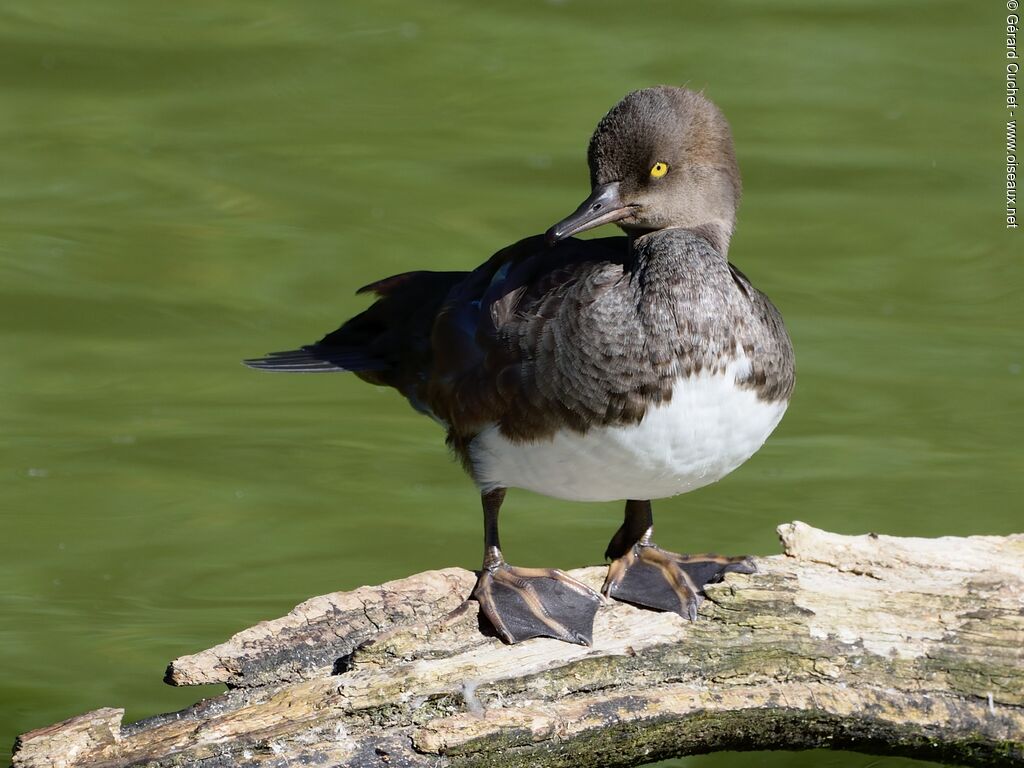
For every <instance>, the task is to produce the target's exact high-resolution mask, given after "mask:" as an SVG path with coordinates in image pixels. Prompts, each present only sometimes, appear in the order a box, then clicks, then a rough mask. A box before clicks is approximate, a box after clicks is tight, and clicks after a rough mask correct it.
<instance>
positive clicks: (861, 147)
mask: <svg viewBox="0 0 1024 768" xmlns="http://www.w3.org/2000/svg"><path fill="white" fill-rule="evenodd" d="M764 6H765V4H760V3H754V2H748V3H724V2H701V3H688V4H685V5H684V4H681V3H648V4H644V3H636V4H627V5H625V6H624V5H623V4H622V3H620V2H600V3H596V2H591V3H587V4H584V3H582V2H552V3H543V2H507V3H502V4H487V5H486V6H485V5H484V4H481V3H475V2H469V0H467V1H466V2H462V3H455V2H448V3H417V2H410V1H408V0H406V1H405V2H381V3H372V4H370V3H364V4H361V7H357V6H355V4H347V3H339V2H327V1H325V2H294V3H271V2H252V1H251V0H248V1H246V2H241V1H240V0H239V1H233V2H216V3H213V2H209V3H201V2H191V1H186V2H181V3H139V2H127V0H123V1H120V2H113V1H111V0H102V1H101V0H91V2H88V3H75V2H70V1H65V2H46V1H41V0H31V1H29V0H8V2H6V3H4V5H3V8H2V10H0V84H2V88H3V101H2V104H3V107H2V109H0V137H2V143H0V344H2V347H0V354H2V360H3V362H2V363H0V473H2V476H0V477H2V479H0V526H2V528H0V539H2V542H0V612H2V621H0V670H2V675H0V728H2V733H0V743H10V742H11V741H12V740H13V737H14V735H15V734H16V733H18V732H21V731H25V730H28V729H31V728H35V727H38V726H41V725H44V724H48V723H50V722H53V721H55V720H59V719H62V718H64V717H67V716H70V715H73V714H76V713H79V712H82V711H85V710H88V709H92V708H96V707H100V706H125V707H126V708H127V716H128V718H130V719H135V718H139V717H142V716H145V715H149V714H153V713H155V712H159V711H165V710H170V709H175V708H180V707H182V706H185V705H187V704H189V703H191V702H192V701H194V700H195V699H196V698H198V697H199V696H201V695H211V694H213V693H216V689H214V688H210V689H204V690H188V689H186V690H175V689H172V688H169V687H166V686H164V685H163V684H162V683H161V676H162V673H163V669H164V666H165V664H166V663H167V661H168V660H169V659H171V658H173V657H175V656H178V655H181V654H184V653H188V652H192V651H196V650H199V649H201V648H206V647H208V646H210V645H212V644H214V643H216V642H218V641H220V640H222V639H224V638H225V637H227V636H228V635H229V634H231V633H233V632H235V631H237V630H238V629H241V628H243V627H245V626H248V625H250V624H253V623H254V622H256V621H258V620H261V619H265V618H270V617H274V616H278V615H280V614H282V613H283V612H285V611H287V610H288V609H289V608H291V607H292V606H293V605H294V604H295V603H297V602H299V601H301V600H302V599H304V598H306V597H308V596H311V595H316V594H321V593H324V592H328V591H332V590H336V589H343V588H349V587H355V586H357V585H359V584H364V583H376V582H380V581H382V580H385V579H390V578H396V577H400V576H404V575H407V574H409V573H412V572H415V571H419V570H423V569H427V568H437V567H441V566H446V565H455V564H458V565H462V566H466V567H475V566H476V565H477V564H478V563H479V559H480V538H481V533H480V523H479V512H478V502H477V499H476V496H475V494H474V491H473V488H472V485H471V484H470V483H469V481H468V480H467V479H466V478H465V477H464V476H463V474H462V472H461V470H460V469H459V467H458V466H457V465H456V464H454V463H453V462H451V461H450V460H449V459H448V457H447V456H446V453H445V450H444V448H443V446H442V441H441V436H440V434H439V432H438V430H437V429H436V427H435V426H434V425H433V424H431V423H430V422H429V421H428V420H426V419H423V418H421V417H418V416H416V415H415V414H414V413H413V412H412V411H411V410H410V409H409V408H408V407H407V406H406V405H405V404H404V403H403V402H401V401H400V400H399V399H398V398H397V397H396V396H395V395H394V394H393V393H391V392H388V391H384V390H377V389H374V388H372V387H369V386H367V385H365V384H362V383H361V382H359V381H357V380H355V379H353V378H347V377H342V376H306V377H288V376H270V375H265V374H260V373H258V372H255V371H251V370H247V369H245V368H243V367H242V366H241V365H239V364H238V360H239V359H240V358H242V357H246V356H252V355H255V354H259V353H263V352H266V351H269V350H275V349H284V348H289V347H293V346H295V345H297V344H299V343H303V342H307V341H311V340H314V339H315V338H317V337H318V336H319V334H320V333H321V332H323V331H326V330H329V329H331V328H333V327H334V326H335V325H336V324H337V323H338V322H340V321H341V320H343V319H344V318H346V317H347V316H348V315H349V314H351V313H353V312H355V311H357V310H359V309H360V308H361V307H362V306H364V304H365V302H364V300H363V299H361V298H356V297H354V296H353V295H352V292H353V289H354V288H356V287H357V286H360V285H362V284H364V283H366V282H368V281H370V280H372V279H374V278H376V277H380V276H383V275H387V274H391V273H393V272H398V271H402V270H406V269H411V268H415V267H422V266H426V267H433V268H438V269H464V268H469V267H472V266H474V265H476V264H477V263H478V262H480V261H481V260H483V259H484V258H486V257H487V256H489V255H490V254H491V253H492V252H493V251H495V250H496V249H497V248H499V247H500V246H502V245H504V244H506V243H509V242H511V241H513V240H516V239H518V238H520V237H522V236H524V235H527V234H531V233H535V232H538V231H541V230H543V229H544V228H546V227H547V226H548V225H550V224H552V223H553V222H554V221H555V220H556V219H558V218H560V217H561V216H563V215H564V214H566V213H567V212H568V211H570V210H572V209H573V208H574V207H575V205H576V204H577V203H578V202H579V200H581V199H582V197H583V196H584V195H585V193H586V192H587V183H586V182H587V173H586V168H585V164H584V150H585V146H586V140H587V138H588V137H589V134H590V131H591V130H592V128H593V125H594V123H595V122H596V120H597V119H598V118H599V117H600V116H601V115H602V114H603V113H604V112H605V110H606V109H607V108H608V107H610V106H611V105H612V104H613V103H614V102H615V101H616V100H617V99H618V98H619V97H621V96H622V95H623V94H624V93H625V92H627V91H628V90H630V89H633V88H637V87H642V86H646V85H650V84H653V83H659V82H668V83H681V82H684V81H685V82H689V83H690V84H691V85H693V86H698V87H705V86H706V88H707V92H708V93H709V95H710V96H711V97H712V98H714V99H715V100H716V101H717V102H718V103H719V104H720V105H721V106H722V108H723V109H724V110H725V112H726V114H727V115H728V117H729V118H730V120H731V121H732V125H733V129H734V133H735V136H736V141H737V147H738V155H739V159H740V164H741V168H742V170H743V174H744V180H745V197H744V205H743V207H742V209H741V211H740V228H739V232H738V234H737V237H736V239H735V240H734V244H733V248H732V252H731V256H732V259H733V260H734V261H735V262H736V263H737V264H738V265H739V266H740V267H741V268H742V269H743V270H744V271H745V272H747V273H748V274H749V275H750V277H751V278H752V279H753V280H754V281H755V283H756V284H757V285H759V286H760V287H761V288H762V289H763V290H765V291H766V292H767V293H768V294H769V295H771V296H772V298H773V299H774V300H775V302H776V303H777V304H778V306H779V307H780V308H781V309H782V311H783V314H784V315H785V317H786V320H787V323H788V325H789V328H790V330H791V333H792V336H793V338H794V341H795V344H796V349H797V357H798V363H799V377H798V385H797V392H796V396H795V399H794V401H793V403H792V406H791V408H790V411H789V414H788V415H787V417H786V418H785V420H784V421H783V423H782V425H781V426H780V428H779V429H778V431H777V433H776V434H775V436H774V437H773V438H772V439H771V440H770V441H769V442H768V444H767V445H766V447H765V448H764V449H763V450H762V451H761V452H760V453H759V454H758V455H757V456H756V457H755V458H754V459H752V460H751V461H750V462H749V463H748V464H747V465H745V466H744V467H743V468H742V469H741V470H739V471H738V472H736V473H735V474H734V475H732V476H731V477H729V478H727V479H726V480H724V481H722V482H721V483H719V484H717V485H715V486H712V487H709V488H706V489H703V490H701V491H698V492H695V493H693V494H690V495H688V496H685V497H680V498H677V499H673V500H669V501H665V502H661V503H660V504H657V505H656V507H655V513H656V516H657V520H658V527H659V540H660V541H661V542H662V543H663V544H665V545H666V546H672V547H675V548H679V549H683V550H690V551H694V550H703V549H714V550H718V551H724V552H730V553H732V552H736V553H739V552H751V553H772V552H776V551H777V549H778V544H777V541H776V537H775V534H774V527H775V525H776V524H777V523H780V522H783V521H788V520H792V519H801V520H805V521H807V522H809V523H812V524H814V525H817V526H821V527H825V528H829V529H833V530H838V531H844V532H864V531H869V530H874V531H881V532H887V533H893V534H913V535H938V534H971V533H1009V532H1011V531H1015V530H1017V531H1019V530H1024V519H1022V515H1021V511H1020V510H1021V498H1022V493H1024V482H1022V480H1021V477H1022V469H1024V466H1022V464H1024V462H1022V459H1021V450H1020V449H1021V440H1020V430H1021V427H1022V422H1024V419H1022V405H1024V402H1022V384H1024V375H1022V373H1021V371H1022V365H1024V343H1022V336H1021V328H1022V327H1024V310H1022V301H1021V288H1022V287H1024V266H1022V259H1021V256H1022V253H1024V250H1022V249H1021V247H1020V238H1019V236H1015V234H1016V233H1008V232H1006V230H1005V229H1004V224H1003V191H1002V174H1003V170H1004V169H1003V168H1002V164H1003V159H1002V155H1003V151H1002V143H1003V130H1004V127H1005V116H1004V114H1003V109H1002V103H1003V102H1002V99H1003V95H1002V87H1003V86H1002V76H1001V73H1002V56H1003V51H1002V46H1003V43H1004V41H1003V39H1002V25H1003V23H1004V22H1003V17H1004V16H1005V13H1004V10H1003V7H1002V4H1001V3H1000V2H994V3H988V4H981V5H978V4H968V3H966V2H960V3H951V2H945V3H939V2H928V3H925V2H903V3H896V2H890V1H889V0H885V1H882V0H878V1H877V2H838V3H831V4H820V3H814V2H810V1H809V0H792V1H791V2H785V3H778V4H775V5H773V6H772V7H770V8H766V7H764ZM602 234H610V231H609V230H605V231H604V232H602ZM619 515H620V508H619V505H617V504H570V503H565V502H558V501H553V500H550V499H546V498H543V497H540V496H535V495H531V494H529V493H526V492H514V493H512V494H510V498H509V501H508V503H507V504H506V514H505V515H504V516H503V517H504V518H505V526H504V529H503V531H502V534H503V538H504V544H505V548H506V552H507V554H508V555H509V556H510V557H511V558H512V559H514V560H515V561H516V562H518V563H521V564H524V565H527V564H535V565H552V566H554V565H557V566H561V567H571V566H578V565H582V564H586V563H594V562H597V561H599V560H600V555H601V553H602V552H603V551H604V545H605V543H606V542H607V539H608V537H609V536H610V534H611V533H612V531H613V530H614V528H615V526H616V525H617V522H618V518H619ZM382 541H383V542H384V543H383V544H382V543H381V542H382ZM735 763H742V764H743V765H755V766H771V767H772V768H781V766H786V765H791V764H805V765H808V766H810V765H815V766H820V765H830V766H841V767H842V768H849V767H852V766H886V767H891V766H896V765H897V764H899V765H903V764H904V763H903V762H902V761H897V760H886V759H875V758H870V757H866V756H863V755H854V754H822V753H816V754H807V755H803V756H793V755H790V754H785V753H777V754H769V753H764V754H756V755H747V756H741V757H737V756H735V755H719V756H710V757H703V758H693V759H690V760H686V761H681V762H680V763H679V764H680V765H681V764H685V765H688V766H727V765H732V764H735Z"/></svg>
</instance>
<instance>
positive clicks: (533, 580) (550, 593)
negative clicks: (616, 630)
mask: <svg viewBox="0 0 1024 768" xmlns="http://www.w3.org/2000/svg"><path fill="white" fill-rule="evenodd" d="M473 597H474V598H476V600H477V601H478V602H479V603H480V609H481V610H482V611H483V614H484V616H486V617H487V620H488V621H490V623H491V625H492V626H493V627H494V629H495V630H496V631H497V632H498V635H500V636H501V639H502V640H504V641H505V642H506V643H509V644H513V643H518V642H520V641H521V640H527V639H529V638H531V637H553V638H555V639H557V640H564V641H565V642H567V643H576V644H578V645H591V644H592V643H593V636H594V616H595V615H596V614H597V608H598V606H599V605H600V604H601V596H600V595H598V594H597V593H596V592H595V591H594V590H592V589H591V588H590V587H588V586H587V585H586V584H582V583H580V582H579V581H576V579H574V578H572V577H571V576H569V575H568V574H566V573H564V572H562V571H560V570H558V569H556V568H517V567H515V566H512V565H509V564H508V563H505V562H504V561H502V562H500V563H497V564H495V565H491V566H490V567H485V568H484V570H482V571H481V572H480V577H479V579H477V582H476V587H475V588H474V589H473Z"/></svg>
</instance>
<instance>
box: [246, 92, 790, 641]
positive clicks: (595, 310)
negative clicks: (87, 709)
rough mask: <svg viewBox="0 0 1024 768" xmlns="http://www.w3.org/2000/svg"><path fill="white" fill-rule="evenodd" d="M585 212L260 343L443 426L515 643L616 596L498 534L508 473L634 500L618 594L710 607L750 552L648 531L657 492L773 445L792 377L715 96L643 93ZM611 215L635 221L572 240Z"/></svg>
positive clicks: (616, 119)
mask: <svg viewBox="0 0 1024 768" xmlns="http://www.w3.org/2000/svg"><path fill="white" fill-rule="evenodd" d="M588 160H589V165H590V177H591V187H592V191H591V194H590V196H589V197H588V198H587V199H586V200H585V201H584V202H583V204H582V205H580V207H579V208H578V209H577V210H576V211H575V212H574V213H572V214H571V215H570V216H568V217H567V218H565V219H564V220H562V221H560V222H559V223H557V224H555V225H554V226H553V227H551V229H549V230H548V231H547V233H546V234H545V235H543V236H541V235H538V236H534V237H530V238H527V239H525V240H522V241H520V242H518V243H515V244H514V245H511V246H508V247H507V248H504V249H503V250H501V251H499V252H498V253H496V254H495V255H494V256H493V257H491V258H490V259H489V260H488V261H487V262H485V263H484V264H483V265H481V266H480V267H478V268H477V269H475V270H473V271H472V272H430V271H416V272H407V273H404V274H400V275H395V276H393V277H388V278H385V279H383V280H380V281H378V282H375V283H373V284H371V285H368V286H366V287H364V288H362V289H360V293H362V292H372V293H374V294H376V295H377V296H378V299H377V300H376V302H375V303H374V304H373V305H371V306H370V307H369V308H368V309H367V310H366V311H364V312H362V313H361V314H359V315H357V316H356V317H354V318H352V319H351V320H349V321H348V322H346V323H345V324H344V325H342V326H341V328H339V329H338V330H336V331H334V332H333V333H330V334H328V335H327V336H325V337H324V338H323V339H321V340H320V341H319V342H317V343H315V344H310V345H307V346H305V347H302V348H301V349H297V350H290V351H287V352H276V353H272V354H270V355H268V356H266V357H264V358H260V359H256V360H247V361H246V363H247V364H248V365H250V366H252V367H254V368H260V369H264V370H271V371H297V372H330V371H351V372H354V373H355V374H356V375H358V376H359V377H360V378H362V379H364V380H366V381H368V382H371V383H373V384H378V385H384V386H390V387H393V388H395V389H397V390H398V391H399V392H401V393H402V394H403V395H404V396H405V397H406V398H407V399H408V400H409V402H410V403H411V404H412V406H413V407H414V408H416V410H418V411H420V412H423V413H426V414H428V415H430V416H432V417H433V418H435V419H436V420H437V421H438V422H440V423H441V424H442V425H443V426H444V427H445V429H446V430H447V435H448V444H449V446H451V448H452V449H453V450H454V451H455V453H456V454H457V455H458V456H459V457H460V459H461V460H462V463H463V465H464V466H465V468H466V470H467V471H468V472H469V474H470V475H471V476H472V478H473V479H474V481H475V482H476V484H477V486H478V487H479V489H480V493H481V498H482V502H483V511H484V561H483V569H482V571H481V573H480V576H479V579H478V581H477V586H476V588H475V589H474V592H473V596H474V597H475V598H476V599H477V600H478V601H479V602H480V605H481V608H482V611H483V613H484V615H485V616H486V617H487V619H488V620H489V621H490V622H491V623H492V624H493V626H494V628H495V629H496V630H497V632H498V634H499V635H500V636H501V637H502V638H503V639H504V640H505V641H507V642H509V643H514V642H518V641H520V640H524V639H527V638H530V637H538V636H548V637H555V638H559V639H561V640H566V641H569V642H575V643H584V644H590V642H591V639H592V633H593V620H594V615H595V613H596V610H597V606H598V604H599V602H600V597H599V595H597V594H596V593H595V592H593V591H592V590H591V589H590V588H588V587H587V586H585V585H583V584H581V583H580V582H578V581H576V580H575V579H572V578H571V577H569V576H568V575H566V574H565V573H563V572H562V571H559V570H556V569H540V568H517V567H515V566H512V565H509V564H508V563H506V562H505V559H504V557H503V555H502V551H501V548H500V544H499V541H498V511H499V508H500V507H501V504H502V501H503V500H504V497H505V490H506V488H510V487H514V488H526V489H529V490H532V491H536V492H538V493H542V494H546V495H549V496H554V497H558V498H563V499H573V500H580V501H610V500H616V499H628V501H626V508H625V520H624V521H623V523H622V525H621V526H620V527H619V529H618V531H617V532H616V533H615V535H614V536H613V537H612V539H611V541H610V543H609V544H608V548H607V551H606V552H605V556H606V557H607V558H610V559H611V560H612V564H611V566H610V568H609V572H608V577H607V579H606V581H605V584H604V587H603V590H602V591H603V592H604V593H605V594H606V595H608V596H610V597H613V598H616V599H619V600H625V601H627V602H630V603H635V604H639V605H643V606H647V607H650V608H655V609H658V610H665V611H675V612H677V613H679V614H681V615H683V616H686V617H688V618H690V619H694V618H696V615H697V613H696V612H697V606H698V604H699V602H700V600H701V599H702V591H703V586H704V585H705V584H709V583H712V582H714V581H718V580H720V579H721V578H722V576H723V575H724V574H725V573H727V572H730V571H736V572H745V573H749V572H751V571H752V570H753V565H752V563H751V561H750V560H749V559H748V558H743V557H719V556H717V555H696V556H685V555H679V554H675V553H673V552H669V551H667V550H663V549H661V548H660V547H658V546H657V545H655V544H654V543H653V541H652V538H651V537H652V531H653V518H652V514H651V503H650V499H653V498H663V497H667V496H674V495H676V494H680V493H685V492H687V491H691V490H693V489H695V488H700V487H701V486H704V485H707V484H709V483H713V482H715V481H716V480H718V479H720V478H722V477H724V476H725V475H726V474H728V473H729V472H731V471H732V470H734V469H736V467H738V466H739V465H740V464H742V463H743V462H744V461H745V460H746V459H748V458H749V457H750V456H751V455H753V454H754V452H755V451H757V449H758V448H760V447H761V445H762V444H763V443H764V441H765V440H766V439H767V437H768V435H769V434H770V433H771V432H772V430H773V429H774V428H775V426H776V425H777V424H778V422H779V420H780V419H781V418H782V415H783V413H784V412H785V410H786V406H787V404H788V402H789V398H790V395H791V393H792V391H793V384H794V358H793V347H792V344H791V342H790V339H789V336H788V335H787V333H786V330H785V327H784V326H783V322H782V317H781V315H780V314H779V312H778V310H777V309H776V308H775V307H774V306H773V305H772V303H771V302H770V301H769V300H768V298H767V297H766V296H765V295H764V294H762V293H761V292H760V291H758V290H757V289H756V288H754V287H753V286H752V285H751V283H750V281H749V280H747V278H746V277H745V276H744V275H743V274H742V273H741V272H740V271H739V270H738V269H736V268H735V267H733V266H732V265H731V264H730V263H729V262H728V261H727V258H726V257H727V253H728V248H729V241H730V238H731V236H732V233H733V229H734V226H735V222H736V208H737V205H738V203H739V198H740V177H739V170H738V168H737V165H736V158H735V153H734V150H733V142H732V136H731V133H730V130H729V125H728V123H727V122H726V120H725V117H724V116H723V115H722V113H721V112H720V111H719V109H718V108H717V107H716V106H715V105H714V104H713V103H712V102H711V101H710V100H708V99H707V98H706V97H705V96H704V95H703V94H701V93H696V92H694V91H691V90H688V89H685V88H675V87H668V86H660V87H655V88H648V89H645V90H640V91H635V92H633V93H630V94H628V95H627V96H626V97H625V98H624V99H623V100H622V101H621V102H619V103H618V104H617V105H616V106H615V107H614V108H612V110H611V111H610V112H609V113H608V114H607V115H606V116H605V117H604V118H603V119H602V120H601V122H600V123H599V124H598V126H597V130H596V131H595V132H594V135H593V137H592V138H591V140H590V148H589V152H588ZM610 222H615V223H617V224H618V225H619V226H620V227H621V228H622V229H623V230H624V231H625V233H626V236H625V237H612V238H605V239H597V240H586V241H581V240H576V239H572V235H575V234H577V233H579V232H583V231H584V230H588V229H591V228H594V227H597V226H599V225H601V224H606V223H610Z"/></svg>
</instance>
